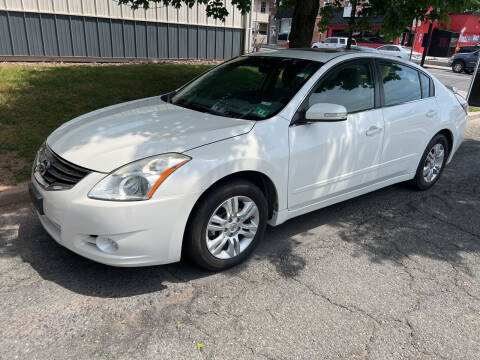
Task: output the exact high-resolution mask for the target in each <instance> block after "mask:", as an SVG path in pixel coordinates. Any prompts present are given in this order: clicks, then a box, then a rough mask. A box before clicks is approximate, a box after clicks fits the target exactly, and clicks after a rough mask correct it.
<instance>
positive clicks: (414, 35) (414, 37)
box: [408, 19, 418, 61]
mask: <svg viewBox="0 0 480 360" xmlns="http://www.w3.org/2000/svg"><path fill="white" fill-rule="evenodd" d="M417 28H418V20H417V19H415V31H414V32H413V41H412V48H411V49H410V56H409V58H408V60H409V61H412V55H413V48H414V47H415V41H417Z"/></svg>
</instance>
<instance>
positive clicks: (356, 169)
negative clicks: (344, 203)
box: [289, 109, 383, 209]
mask: <svg viewBox="0 0 480 360" xmlns="http://www.w3.org/2000/svg"><path fill="white" fill-rule="evenodd" d="M374 129H375V131H372V130H374ZM369 131H370V132H371V133H369ZM367 133H368V134H367ZM289 138H290V149H291V152H290V164H291V166H290V175H289V194H290V197H289V209H296V208H299V207H302V206H307V205H309V204H311V203H315V202H318V201H322V200H324V199H327V198H329V197H333V196H337V195H338V194H341V193H344V192H347V191H352V190H354V189H356V188H359V187H362V186H365V185H366V184H369V183H372V182H375V181H376V178H377V177H378V175H377V173H378V170H379V167H378V164H379V162H380V159H381V152H382V145H383V118H382V112H381V110H379V109H377V110H375V109H373V110H370V111H364V112H359V113H355V114H349V115H348V117H347V120H346V121H335V122H319V123H311V124H306V125H300V126H292V127H290V134H289Z"/></svg>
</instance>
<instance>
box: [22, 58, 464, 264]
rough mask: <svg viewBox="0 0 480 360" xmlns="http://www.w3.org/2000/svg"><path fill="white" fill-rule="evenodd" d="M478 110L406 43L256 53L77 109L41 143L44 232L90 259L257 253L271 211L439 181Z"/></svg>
mask: <svg viewBox="0 0 480 360" xmlns="http://www.w3.org/2000/svg"><path fill="white" fill-rule="evenodd" d="M466 119H467V112H466V103H465V101H464V100H463V99H462V98H461V97H459V96H457V95H456V94H454V93H452V92H451V91H450V90H448V89H447V88H446V87H445V86H443V85H442V84H441V83H440V82H439V81H438V80H437V79H436V78H435V77H434V76H432V75H431V74H430V73H428V72H427V71H425V70H424V69H422V68H420V67H418V66H416V65H414V64H412V63H410V62H406V61H403V60H400V59H398V58H392V57H385V56H383V55H380V54H372V53H363V52H358V51H345V50H341V51H333V52H332V51H323V52H322V51H318V50H317V51H310V50H293V49H292V50H283V51H276V52H270V53H256V54H252V55H248V56H240V57H238V58H236V59H233V60H230V61H227V62H226V63H223V64H221V65H219V66H216V67H214V68H213V69H211V70H209V71H207V72H206V73H205V74H203V75H201V76H199V77H198V78H196V79H194V80H193V81H191V82H189V83H188V84H186V85H184V86H183V87H181V88H180V89H178V90H176V91H173V92H171V93H169V94H165V95H162V96H155V97H152V98H147V99H140V100H136V101H131V102H128V103H123V104H119V105H114V106H110V107H107V108H104V109H100V110H97V111H94V112H91V113H88V114H85V115H82V116H80V117H78V118H76V119H73V120H71V121H69V122H67V123H65V124H64V125H62V126H61V127H59V128H58V129H57V130H55V131H54V132H53V133H52V134H51V135H50V136H49V137H48V138H47V140H46V142H45V144H44V145H43V146H42V147H41V149H40V150H39V151H38V154H37V157H36V160H35V164H34V168H33V172H32V182H31V184H30V191H31V197H32V201H33V203H34V205H35V207H36V209H37V212H38V215H39V219H40V222H41V224H42V225H43V227H44V228H45V229H46V231H47V232H48V233H49V234H50V235H51V236H52V237H53V238H54V239H55V240H56V241H57V242H58V243H59V244H61V245H63V246H65V247H66V248H68V249H70V250H72V251H74V252H76V253H77V254H80V255H82V256H85V257H87V258H89V259H92V260H95V261H98V262H101V263H105V264H110V265H115V266H143V265H155V264H166V263H171V262H176V261H178V260H180V258H181V255H182V253H183V254H185V255H187V256H189V257H190V258H191V259H193V261H195V262H196V263H197V264H199V265H200V266H202V267H204V268H206V269H210V270H219V269H224V268H227V267H229V266H233V265H235V264H237V263H239V262H241V261H242V260H244V259H245V258H247V257H248V256H249V255H250V254H251V253H252V251H253V250H254V248H255V247H256V246H257V245H258V243H259V242H260V241H261V240H262V238H263V236H264V233H265V230H266V226H267V223H268V224H270V225H272V226H276V225H279V224H281V223H283V222H285V221H287V220H288V219H291V218H293V217H295V216H298V215H302V214H305V213H308V212H310V211H314V210H317V209H320V208H323V207H325V206H329V205H331V204H334V203H337V202H340V201H343V200H347V199H350V198H353V197H355V196H359V195H362V194H365V193H368V192H370V191H374V190H377V189H380V188H383V187H385V186H388V185H391V184H394V183H398V182H402V181H411V182H412V183H413V184H414V185H415V186H416V187H417V188H418V189H420V190H425V189H428V188H430V187H431V186H433V185H434V184H435V183H436V182H437V181H438V179H439V178H440V176H441V174H442V171H443V169H444V167H445V165H446V164H447V163H448V162H449V161H450V160H451V159H452V156H453V155H454V154H455V151H456V150H457V149H458V147H459V146H460V144H461V142H462V140H463V137H464V134H465V128H466Z"/></svg>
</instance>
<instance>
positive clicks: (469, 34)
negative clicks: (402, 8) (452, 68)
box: [414, 14, 480, 52]
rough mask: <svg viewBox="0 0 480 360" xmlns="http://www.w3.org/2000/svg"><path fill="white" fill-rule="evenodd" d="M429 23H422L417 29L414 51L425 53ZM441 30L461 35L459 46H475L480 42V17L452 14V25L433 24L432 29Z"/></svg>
mask: <svg viewBox="0 0 480 360" xmlns="http://www.w3.org/2000/svg"><path fill="white" fill-rule="evenodd" d="M428 26H429V22H422V23H421V24H420V25H419V26H418V27H417V36H416V39H415V45H414V50H415V51H418V52H423V46H422V45H423V38H424V37H425V35H426V34H428ZM435 28H441V29H443V30H449V31H454V32H457V33H459V35H460V36H459V39H458V44H457V46H458V47H460V46H468V45H475V44H477V43H478V42H480V17H479V16H478V15H475V14H451V15H450V23H449V24H448V25H447V24H443V25H442V24H439V23H438V21H435V22H434V23H433V26H432V29H435Z"/></svg>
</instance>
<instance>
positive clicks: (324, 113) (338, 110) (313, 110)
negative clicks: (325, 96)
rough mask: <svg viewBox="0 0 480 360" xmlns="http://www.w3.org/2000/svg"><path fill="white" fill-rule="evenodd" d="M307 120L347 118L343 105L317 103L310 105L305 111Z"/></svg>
mask: <svg viewBox="0 0 480 360" xmlns="http://www.w3.org/2000/svg"><path fill="white" fill-rule="evenodd" d="M305 119H306V120H307V121H312V122H313V121H344V120H347V109H346V108H345V106H343V105H337V104H328V103H317V104H313V105H312V106H310V108H309V109H308V110H307V112H306V113H305Z"/></svg>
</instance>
